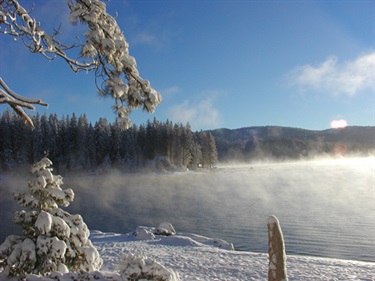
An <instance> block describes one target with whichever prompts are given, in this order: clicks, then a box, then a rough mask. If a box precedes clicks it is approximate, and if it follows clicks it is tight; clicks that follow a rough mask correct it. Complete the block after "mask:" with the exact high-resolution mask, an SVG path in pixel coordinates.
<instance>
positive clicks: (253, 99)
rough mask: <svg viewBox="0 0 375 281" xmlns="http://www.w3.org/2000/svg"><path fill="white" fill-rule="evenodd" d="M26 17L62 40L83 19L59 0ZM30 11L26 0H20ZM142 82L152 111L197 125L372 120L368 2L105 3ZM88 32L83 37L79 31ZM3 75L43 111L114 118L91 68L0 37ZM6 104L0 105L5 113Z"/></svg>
mask: <svg viewBox="0 0 375 281" xmlns="http://www.w3.org/2000/svg"><path fill="white" fill-rule="evenodd" d="M33 2H35V10H34V11H33V12H32V15H33V16H34V17H35V18H36V19H38V20H40V22H41V25H42V27H44V28H45V29H47V30H49V31H53V28H58V27H59V26H60V24H61V34H60V40H61V41H63V42H70V43H71V42H76V41H74V40H76V39H75V37H74V36H75V35H76V34H77V32H78V34H79V33H81V34H82V32H83V31H84V30H85V28H84V27H80V26H72V25H71V24H70V23H69V22H68V18H69V10H68V8H67V6H66V1H65V0H50V1H33ZM21 3H23V5H24V6H29V7H31V4H32V1H29V0H27V1H21ZM105 3H106V5H107V9H108V11H109V12H110V14H112V15H116V12H117V21H118V23H119V25H120V27H121V28H122V30H123V32H124V34H125V37H126V38H127V40H128V42H129V44H130V54H131V55H132V56H134V57H135V58H136V60H137V64H138V69H139V71H140V74H141V76H142V77H143V78H145V79H147V80H149V81H150V82H151V85H152V86H153V87H154V88H155V89H156V90H157V91H159V92H160V93H161V95H162V96H163V102H162V104H161V105H159V106H158V107H157V108H156V111H155V113H154V114H151V115H150V114H147V113H145V112H142V111H141V110H137V111H134V112H133V113H132V115H131V118H132V121H133V123H135V124H142V123H145V122H146V120H147V119H153V118H154V117H156V118H157V119H159V120H161V121H165V120H167V119H169V120H170V121H173V122H181V123H183V124H185V123H186V122H189V123H190V125H191V126H192V129H193V130H201V129H203V130H205V129H216V128H230V129H235V128H241V127H248V126H265V125H278V126H290V127H299V128H305V129H313V130H322V129H326V128H329V127H330V123H331V121H332V120H339V119H343V120H346V121H347V123H348V125H360V126H374V125H375V81H374V80H375V12H374V11H375V1H373V0H351V1H350V0H348V1H340V0H336V1H335V0H332V1H329V0H323V1H303V0H301V1H283V0H280V1H268V0H265V1H255V0H254V1H252V0H248V1H246V0H242V1H240V0H238V1H230V0H217V1H214V0H201V1H198V0H175V1H171V0H170V1H163V0H160V1H156V0H154V1H151V0H149V1H146V0H131V1H120V0H112V1H106V2H105ZM81 37H83V36H81ZM0 47H1V50H0V76H1V77H3V79H4V81H5V82H6V83H7V84H8V86H10V87H11V88H12V89H13V90H14V91H15V92H17V93H18V94H22V95H24V96H28V97H34V98H41V99H43V100H44V101H45V102H48V103H49V105H50V106H49V107H48V108H44V107H41V106H38V107H37V111H38V112H39V113H40V114H44V113H45V112H46V113H47V114H48V115H49V114H50V113H57V114H58V115H59V116H62V115H65V116H66V115H70V116H71V115H72V113H76V114H78V115H80V114H84V113H86V115H87V116H88V118H89V120H90V121H91V122H93V123H94V122H95V121H97V120H98V119H99V117H105V118H107V119H108V120H109V121H111V122H112V121H114V119H115V114H114V113H112V109H111V106H112V101H111V100H104V99H101V98H99V97H98V95H97V90H96V87H95V81H94V73H88V74H87V73H78V74H77V73H73V72H72V71H71V70H70V68H69V66H68V65H67V64H66V63H65V62H63V61H62V60H59V59H57V60H55V61H53V62H48V61H47V60H46V59H44V58H43V57H41V56H40V55H37V54H31V53H30V52H29V51H28V50H27V49H26V48H25V47H24V46H23V43H22V42H20V41H16V42H15V41H14V40H13V39H12V38H11V37H10V36H5V35H0ZM6 108H7V106H6V105H0V112H2V111H4V110H5V109H6Z"/></svg>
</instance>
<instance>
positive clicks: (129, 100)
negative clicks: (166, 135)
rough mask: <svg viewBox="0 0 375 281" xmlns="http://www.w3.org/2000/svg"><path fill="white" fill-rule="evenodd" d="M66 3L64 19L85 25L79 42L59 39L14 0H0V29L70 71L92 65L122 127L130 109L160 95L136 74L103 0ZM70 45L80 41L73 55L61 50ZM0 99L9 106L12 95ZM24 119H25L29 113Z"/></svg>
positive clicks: (150, 107)
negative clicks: (85, 27) (66, 64)
mask: <svg viewBox="0 0 375 281" xmlns="http://www.w3.org/2000/svg"><path fill="white" fill-rule="evenodd" d="M68 7H69V9H70V11H71V12H70V19H69V20H70V22H71V23H73V24H76V23H77V22H78V21H79V22H80V23H82V24H85V25H87V27H88V30H87V31H86V32H85V33H84V36H85V38H86V40H85V43H84V44H81V43H79V44H71V45H66V44H63V43H61V42H60V41H59V40H57V35H58V34H59V31H58V30H57V31H55V33H54V34H47V32H45V30H44V29H42V28H41V26H40V23H39V22H38V21H37V20H36V19H34V18H32V17H31V16H30V12H29V11H27V10H26V9H25V8H24V7H23V6H21V5H20V3H19V1H18V0H0V32H1V33H3V34H8V35H11V36H13V37H15V38H16V39H18V38H20V39H22V41H23V43H24V45H25V46H26V47H27V48H28V49H29V50H30V51H31V52H32V53H39V54H41V55H43V56H44V57H46V58H47V59H48V60H54V59H55V58H56V57H60V58H62V59H63V60H65V61H66V62H67V63H68V64H69V66H70V68H71V69H72V70H73V71H75V72H79V71H82V70H85V71H90V70H95V76H96V85H97V87H98V90H99V93H100V94H101V95H103V96H109V97H111V98H113V99H114V101H115V105H114V111H115V112H116V113H117V115H118V117H119V118H120V124H121V125H122V126H123V127H125V128H128V127H129V126H130V125H131V122H130V119H129V114H130V113H131V110H132V109H136V108H138V107H141V108H143V109H144V110H146V111H147V112H153V111H154V110H155V108H156V106H157V105H158V104H159V103H160V102H161V100H162V98H161V96H160V94H159V93H158V92H157V91H155V90H154V89H153V88H152V87H151V85H150V82H149V81H147V80H144V79H143V78H141V76H140V75H139V72H138V70H137V64H136V61H135V59H134V57H132V56H130V55H129V49H128V47H129V45H128V43H127V41H126V39H125V36H124V35H123V33H122V31H121V30H120V28H119V26H118V24H117V22H116V20H115V19H114V18H113V17H112V16H110V15H109V14H108V13H107V12H106V6H105V4H104V3H103V2H102V1H100V0H68ZM75 47H80V48H81V52H80V54H77V56H78V58H76V59H73V58H71V57H70V56H68V54H67V53H66V51H67V50H70V49H73V48H75ZM99 85H100V86H99ZM2 95H4V94H3V93H2ZM4 96H5V95H4ZM1 101H2V102H3V103H8V104H10V105H11V106H12V100H8V99H6V98H3V99H1ZM26 103H28V102H26ZM17 106H20V105H17ZM23 106H24V107H25V105H23ZM12 107H13V106H12ZM13 108H14V107H13ZM15 110H16V109H15ZM21 110H22V108H21ZM16 112H17V113H19V114H20V115H21V116H23V118H24V116H26V114H24V112H22V111H20V110H19V108H17V110H16ZM27 122H28V123H29V124H30V118H29V119H28V121H27ZM31 124H32V123H31Z"/></svg>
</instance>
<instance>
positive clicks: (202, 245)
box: [0, 227, 375, 281]
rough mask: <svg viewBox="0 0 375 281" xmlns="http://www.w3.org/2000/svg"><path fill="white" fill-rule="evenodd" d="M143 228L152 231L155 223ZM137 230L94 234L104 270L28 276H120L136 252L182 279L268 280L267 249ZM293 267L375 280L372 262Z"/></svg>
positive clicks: (294, 275)
mask: <svg viewBox="0 0 375 281" xmlns="http://www.w3.org/2000/svg"><path fill="white" fill-rule="evenodd" d="M137 229H138V230H139V229H144V230H147V231H149V232H150V233H152V230H153V229H154V228H147V227H139V228H137ZM135 233H136V231H135V232H132V233H128V234H117V233H102V232H100V231H92V232H91V236H90V239H91V241H92V242H93V244H94V246H95V247H96V248H97V249H98V251H99V252H100V255H101V257H102V259H103V261H104V263H103V267H102V269H101V272H92V273H90V274H88V273H84V272H81V273H75V274H73V273H68V274H65V275H63V274H61V273H54V275H52V276H51V278H46V277H38V276H28V279H27V280H28V281H50V280H51V281H52V280H72V279H74V280H99V281H104V280H113V281H120V280H122V279H121V276H120V273H119V270H120V265H121V261H122V259H123V258H124V257H126V256H127V255H129V254H130V253H132V254H135V255H138V256H147V258H149V259H152V260H154V261H156V262H157V263H158V264H160V265H162V266H163V267H160V272H162V273H163V274H167V273H168V272H169V273H170V272H171V271H174V272H176V273H178V275H179V278H180V280H187V281H195V280H197V281H198V280H202V281H211V280H233V281H234V280H236V281H239V280H267V275H268V257H267V253H253V252H239V251H233V250H228V249H223V248H220V247H219V245H220V243H217V241H220V240H215V239H212V238H208V237H204V236H200V235H195V234H189V233H178V232H177V233H176V235H171V236H161V235H154V237H153V238H150V239H149V238H146V239H140V238H139V237H137V236H135V235H134V234H135ZM215 241H216V242H215ZM129 257H131V256H129ZM163 268H166V269H168V270H169V271H168V270H166V271H165V270H164V269H163ZM287 268H288V279H289V281H292V280H314V281H320V280H322V281H323V280H324V281H325V280H375V263H370V262H359V261H350V260H338V259H327V258H318V257H306V256H290V255H288V262H287ZM171 274H173V273H171ZM0 280H4V279H1V274H0ZM5 280H6V279H5ZM10 280H12V279H10ZM10 280H8V281H10ZM15 280H16V279H13V280H12V281H15ZM171 280H173V279H171Z"/></svg>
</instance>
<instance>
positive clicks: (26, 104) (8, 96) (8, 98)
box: [0, 77, 48, 127]
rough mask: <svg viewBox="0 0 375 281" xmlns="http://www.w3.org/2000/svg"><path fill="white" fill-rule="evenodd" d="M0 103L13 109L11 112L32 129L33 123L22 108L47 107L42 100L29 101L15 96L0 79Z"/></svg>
mask: <svg viewBox="0 0 375 281" xmlns="http://www.w3.org/2000/svg"><path fill="white" fill-rule="evenodd" d="M1 103H3V104H4V103H6V104H9V105H10V106H11V107H12V108H13V110H14V111H15V112H16V113H17V114H18V115H19V116H21V117H22V119H23V120H24V121H25V123H27V124H29V125H30V126H31V127H34V125H33V121H32V120H31V119H30V117H29V116H28V115H27V114H26V112H25V111H24V109H23V108H28V109H32V110H34V109H35V107H34V106H33V104H38V105H43V106H48V104H47V103H45V102H43V101H42V100H39V99H30V98H26V97H23V96H20V95H17V94H16V93H15V92H14V91H12V90H11V89H10V88H9V87H8V86H7V84H5V82H4V81H3V79H2V78H1V77H0V104H1Z"/></svg>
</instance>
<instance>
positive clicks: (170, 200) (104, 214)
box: [0, 158, 375, 262]
mask: <svg viewBox="0 0 375 281" xmlns="http://www.w3.org/2000/svg"><path fill="white" fill-rule="evenodd" d="M64 183H65V184H64V185H63V187H64V188H68V187H71V188H73V190H74V192H75V194H76V198H75V200H74V202H73V203H72V204H71V206H69V207H68V208H67V210H68V211H69V212H70V213H80V214H81V215H82V216H83V217H84V220H85V222H86V223H87V224H88V226H89V228H90V229H99V230H102V231H113V232H119V233H127V232H130V231H133V230H134V229H135V227H136V226H138V225H147V226H157V225H158V224H159V223H160V222H163V221H168V222H171V223H172V224H173V225H174V227H175V229H176V230H177V232H193V233H197V234H201V235H205V236H209V237H214V238H219V239H224V240H227V241H229V242H232V243H233V244H234V245H235V248H236V249H238V250H247V251H261V252H266V251H267V226H266V220H267V218H268V216H269V215H271V214H273V215H276V216H277V217H278V219H279V221H280V223H281V227H282V230H283V232H284V237H285V243H286V250H287V254H301V255H313V256H322V257H333V258H342V259H354V260H363V261H372V262H375V159H374V158H366V159H350V160H348V159H346V160H345V159H341V160H326V161H310V162H295V163H278V164H254V165H236V166H234V165H227V166H219V168H218V169H216V170H215V171H213V172H208V173H207V172H196V173H179V174H163V175H111V176H105V177H104V176H101V177H98V176H90V177H85V178H64ZM0 184H1V185H2V186H5V185H11V184H10V183H9V182H8V181H4V180H3V181H0ZM13 188H14V186H13V187H12V189H13ZM7 194H8V195H9V190H8V189H6V190H5V191H4V192H3V191H2V195H4V197H2V199H1V207H0V209H1V213H0V216H1V217H0V219H1V222H0V227H1V230H0V231H1V232H0V234H1V236H0V238H1V240H3V239H4V238H5V235H8V234H10V233H8V232H10V231H13V232H14V229H15V228H14V227H13V226H11V228H9V227H8V225H9V224H7V221H8V222H9V220H11V217H12V213H11V211H12V210H17V209H18V206H17V205H16V204H15V203H14V202H13V201H12V199H9V200H8V199H7V198H8V197H7V196H8V195H7ZM9 197H10V195H9Z"/></svg>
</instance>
